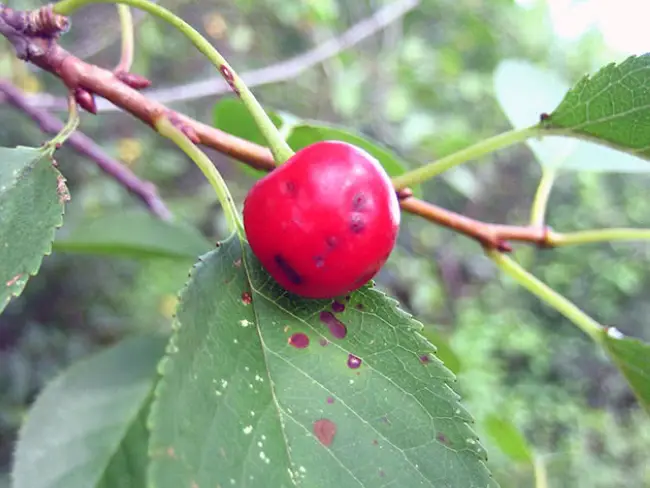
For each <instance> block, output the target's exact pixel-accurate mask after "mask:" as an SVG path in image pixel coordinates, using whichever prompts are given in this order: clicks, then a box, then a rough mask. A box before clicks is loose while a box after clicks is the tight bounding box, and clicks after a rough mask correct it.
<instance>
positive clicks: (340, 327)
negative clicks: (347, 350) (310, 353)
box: [320, 311, 348, 339]
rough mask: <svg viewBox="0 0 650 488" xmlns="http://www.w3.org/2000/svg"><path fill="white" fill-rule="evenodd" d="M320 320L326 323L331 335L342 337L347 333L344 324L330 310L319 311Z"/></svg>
mask: <svg viewBox="0 0 650 488" xmlns="http://www.w3.org/2000/svg"><path fill="white" fill-rule="evenodd" d="M320 321H321V322H323V323H324V324H325V325H327V327H328V328H329V330H330V332H331V333H332V335H333V336H334V337H336V338H337V339H343V338H344V337H345V336H346V335H347V333H348V328H347V327H346V326H345V324H344V323H343V322H341V321H340V320H339V319H337V318H336V317H334V314H332V312H327V311H323V312H321V313H320Z"/></svg>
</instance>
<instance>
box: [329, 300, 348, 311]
mask: <svg viewBox="0 0 650 488" xmlns="http://www.w3.org/2000/svg"><path fill="white" fill-rule="evenodd" d="M344 310H345V305H343V304H342V303H341V302H338V301H334V302H333V303H332V311H333V312H334V313H341V312H343V311H344Z"/></svg>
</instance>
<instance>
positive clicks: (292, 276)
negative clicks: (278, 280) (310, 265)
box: [275, 254, 303, 285]
mask: <svg viewBox="0 0 650 488" xmlns="http://www.w3.org/2000/svg"><path fill="white" fill-rule="evenodd" d="M275 264H277V265H278V267H279V268H280V269H281V270H282V272H283V273H284V275H285V276H286V277H287V278H289V281H291V283H293V284H294V285H300V284H302V282H303V279H302V276H300V274H299V273H298V272H297V271H296V270H295V269H293V267H292V266H291V265H290V264H289V263H288V262H287V261H286V260H285V259H284V258H283V257H282V255H280V254H276V255H275Z"/></svg>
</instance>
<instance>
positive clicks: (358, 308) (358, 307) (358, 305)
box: [355, 303, 363, 310]
mask: <svg viewBox="0 0 650 488" xmlns="http://www.w3.org/2000/svg"><path fill="white" fill-rule="evenodd" d="M355 308H356V309H357V310H363V303H357V304H356V305H355Z"/></svg>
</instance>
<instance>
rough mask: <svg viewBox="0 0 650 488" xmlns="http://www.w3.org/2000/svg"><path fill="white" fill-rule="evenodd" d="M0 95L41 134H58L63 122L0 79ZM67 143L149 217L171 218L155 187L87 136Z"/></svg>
mask: <svg viewBox="0 0 650 488" xmlns="http://www.w3.org/2000/svg"><path fill="white" fill-rule="evenodd" d="M0 93H2V94H4V97H5V99H6V100H7V101H8V102H9V103H10V104H11V105H13V106H15V107H16V108H19V109H20V110H22V111H23V112H24V113H26V114H27V115H28V116H29V117H30V118H31V119H32V120H33V121H35V122H37V123H38V124H39V127H40V128H41V130H42V131H43V132H45V133H47V134H57V133H58V132H59V131H60V130H61V128H62V127H63V122H62V121H61V120H59V119H58V118H57V117H55V116H54V115H52V114H50V113H49V112H46V111H45V110H41V109H38V108H35V107H32V106H31V105H30V104H29V102H28V100H27V97H26V96H25V94H24V93H23V92H22V91H20V90H19V89H18V88H16V87H15V86H13V85H12V84H11V83H9V82H8V81H4V80H0ZM67 144H70V147H72V148H74V149H75V150H76V151H77V152H78V153H80V154H83V155H84V156H86V157H88V158H89V159H91V160H92V161H94V162H95V163H96V164H97V166H98V167H99V169H101V170H102V171H104V173H106V174H107V175H109V176H110V177H111V178H113V179H115V181H117V182H118V183H119V184H120V185H122V186H123V187H124V188H126V189H127V190H128V191H129V193H131V194H132V195H133V196H135V197H136V198H138V199H139V200H141V201H142V202H143V203H144V204H145V205H146V207H147V208H148V209H149V211H150V212H151V213H152V214H154V215H156V216H157V217H159V218H161V219H164V220H169V219H171V217H172V214H171V212H170V211H169V209H168V208H167V206H166V205H165V203H164V202H163V201H162V200H161V199H160V197H159V196H158V193H157V191H156V186H155V185H154V184H153V183H151V182H149V181H142V180H141V179H139V178H138V177H137V176H136V175H135V173H133V172H132V171H131V170H130V169H129V168H127V167H126V166H124V165H123V164H121V163H120V162H119V161H116V160H115V159H113V158H111V157H110V156H109V155H108V154H106V153H105V152H104V151H103V150H102V148H101V147H100V146H98V145H97V144H96V143H95V142H94V141H93V140H92V139H91V138H90V137H88V136H86V135H85V134H83V133H81V132H79V131H77V132H75V133H73V134H72V135H71V136H70V138H69V139H68V140H67Z"/></svg>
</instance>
